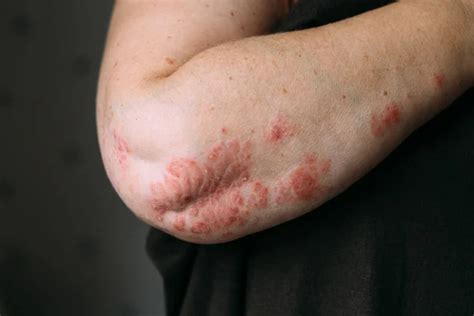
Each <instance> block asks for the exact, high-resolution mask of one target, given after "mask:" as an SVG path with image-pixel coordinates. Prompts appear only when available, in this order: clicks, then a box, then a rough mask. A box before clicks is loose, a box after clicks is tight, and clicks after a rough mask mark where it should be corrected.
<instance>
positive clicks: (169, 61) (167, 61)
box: [165, 57, 175, 65]
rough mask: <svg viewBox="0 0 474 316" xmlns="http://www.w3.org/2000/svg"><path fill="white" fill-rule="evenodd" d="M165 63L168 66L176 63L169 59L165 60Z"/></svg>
mask: <svg viewBox="0 0 474 316" xmlns="http://www.w3.org/2000/svg"><path fill="white" fill-rule="evenodd" d="M165 61H166V63H167V64H168V65H174V63H175V61H174V60H173V59H171V58H169V57H166V58H165Z"/></svg>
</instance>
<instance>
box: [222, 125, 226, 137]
mask: <svg viewBox="0 0 474 316" xmlns="http://www.w3.org/2000/svg"><path fill="white" fill-rule="evenodd" d="M221 133H222V134H224V135H225V134H227V128H225V127H223V128H221Z"/></svg>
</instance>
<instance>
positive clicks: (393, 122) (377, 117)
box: [371, 103, 401, 138]
mask: <svg viewBox="0 0 474 316" xmlns="http://www.w3.org/2000/svg"><path fill="white" fill-rule="evenodd" d="M400 120H401V112H400V107H399V106H398V105H397V104H395V103H390V104H388V105H387V106H386V107H385V108H384V109H383V111H382V112H381V113H373V114H372V117H371V129H372V134H373V135H374V136H375V137H379V138H380V137H384V136H385V134H386V133H387V131H389V130H391V129H393V128H394V127H395V126H397V125H398V124H399V123H400Z"/></svg>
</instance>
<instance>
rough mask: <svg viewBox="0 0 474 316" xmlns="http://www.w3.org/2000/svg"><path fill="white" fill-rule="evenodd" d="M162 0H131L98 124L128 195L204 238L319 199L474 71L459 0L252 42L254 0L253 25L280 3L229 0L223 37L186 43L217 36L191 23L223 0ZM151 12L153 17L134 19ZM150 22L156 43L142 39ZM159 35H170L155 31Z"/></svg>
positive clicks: (187, 233) (109, 57)
mask: <svg viewBox="0 0 474 316" xmlns="http://www.w3.org/2000/svg"><path fill="white" fill-rule="evenodd" d="M275 1H276V0H275ZM152 2H153V1H152ZM137 3H138V2H137ZM154 3H155V4H156V6H157V7H158V8H159V9H157V8H153V6H150V5H149V4H148V5H146V6H147V8H146V10H145V9H144V8H141V7H140V4H134V5H131V4H130V3H128V4H127V5H119V6H118V7H117V10H116V14H115V18H114V22H113V23H112V25H113V26H112V30H111V36H110V37H109V44H108V50H107V53H106V57H105V60H104V66H103V71H102V75H101V81H100V87H99V96H98V128H99V138H100V140H101V141H100V143H101V150H102V153H103V157H104V163H105V165H106V168H107V172H108V174H109V177H110V179H111V181H112V183H113V185H114V187H115V188H116V189H117V191H118V193H119V195H120V196H121V198H122V199H123V200H124V202H125V203H126V204H127V206H128V207H129V208H130V209H131V210H132V211H133V212H134V213H136V214H137V216H139V217H140V218H142V219H143V220H145V221H146V222H147V223H149V224H151V225H153V226H154V227H157V228H159V229H162V230H164V231H167V232H169V233H170V234H173V235H174V236H176V237H178V238H181V239H184V240H188V241H192V242H199V243H214V242H224V241H228V240H233V239H236V238H239V237H242V236H245V235H248V234H251V233H254V232H257V231H260V230H264V229H267V228H269V227H272V226H274V225H278V224H280V223H283V222H285V221H288V220H290V219H292V218H295V217H298V216H301V215H303V214H305V213H306V212H309V211H311V210H313V209H315V208H317V207H318V206H319V205H321V204H322V203H324V202H325V201H327V200H328V199H330V198H332V197H333V196H335V195H336V194H338V193H340V192H342V191H344V190H345V189H346V188H347V187H348V186H350V185H351V184H352V183H354V182H355V181H356V180H357V179H359V178H360V177H362V176H363V175H364V174H366V173H367V172H368V171H369V170H370V169H371V168H373V167H374V166H375V165H376V164H377V163H379V162H380V161H381V160H382V159H383V158H385V157H386V156H387V155H388V154H389V153H390V152H391V151H392V150H393V149H394V148H395V147H396V146H397V145H398V144H400V142H402V141H403V140H404V139H405V138H406V137H407V136H408V135H409V134H410V133H411V132H412V131H413V130H415V129H416V128H417V127H419V126H421V125H422V124H423V123H425V122H426V121H427V120H429V119H430V118H431V117H433V116H434V115H436V114H437V113H439V112H440V111H441V110H442V109H444V108H445V107H446V106H447V105H449V104H450V102H451V101H452V100H453V99H454V98H456V97H457V96H459V95H460V94H461V93H462V92H463V91H464V90H465V89H467V88H469V87H470V86H471V85H472V83H473V82H474V62H473V59H474V56H472V54H470V53H469V52H471V51H472V47H473V44H472V42H473V41H472V38H474V37H472V36H471V35H472V34H471V32H472V25H471V24H472V22H470V21H467V20H462V19H464V18H465V17H466V15H465V12H463V11H462V10H458V6H457V5H456V4H457V3H458V2H455V3H454V5H453V3H452V2H449V3H448V2H445V1H440V2H437V3H436V5H435V4H433V3H431V2H426V1H423V0H419V1H416V0H413V1H408V0H406V1H402V2H400V3H396V4H393V5H390V6H387V7H384V8H382V9H379V10H375V11H372V12H369V13H366V14H364V15H361V16H357V17H354V18H351V19H349V20H345V21H341V22H338V23H334V24H331V25H328V26H324V27H321V28H318V29H310V30H305V31H298V32H291V33H283V34H276V35H269V36H260V37H251V38H246V39H242V40H237V41H231V40H235V39H237V38H240V37H246V36H248V35H249V34H247V35H246V34H243V33H242V34H239V35H236V34H237V33H238V32H237V33H235V31H236V30H238V29H239V28H238V27H237V28H235V26H236V25H239V23H241V22H242V20H240V21H239V23H237V24H236V21H235V20H234V19H235V17H236V16H238V17H242V16H246V15H241V13H242V12H244V11H245V10H247V13H246V14H248V17H249V20H248V21H246V22H248V25H249V28H248V29H250V28H252V29H253V30H254V31H253V32H256V33H254V34H251V35H258V32H263V30H264V29H265V28H266V26H265V25H267V26H268V25H270V24H271V23H270V22H272V19H276V17H277V16H278V14H277V13H276V12H273V13H272V14H269V13H268V12H266V11H265V9H264V7H263V6H261V3H259V4H256V3H257V2H255V1H250V0H249V1H247V0H241V2H238V1H236V2H235V3H234V2H232V1H229V2H226V5H229V6H230V7H223V2H215V3H211V4H215V5H216V7H215V10H216V11H215V12H220V13H219V14H221V13H222V12H226V11H228V12H230V11H232V12H234V16H232V15H230V14H226V17H227V18H226V19H225V20H223V21H222V23H223V26H222V33H219V32H220V31H221V29H219V30H217V31H216V32H217V33H219V34H217V35H216V34H214V35H213V36H210V37H209V38H207V40H208V41H209V43H208V44H210V45H208V46H207V44H206V45H204V44H202V43H201V44H199V45H190V46H189V47H190V48H189V50H188V51H186V52H185V53H183V54H182V55H181V54H180V53H179V52H180V48H183V47H187V46H186V43H189V42H193V41H194V40H196V38H200V39H202V38H201V37H199V36H200V35H196V34H195V33H194V30H195V29H196V30H197V31H196V32H197V33H199V34H201V33H202V31H203V30H205V29H206V28H207V27H208V25H207V24H206V23H204V22H203V24H202V25H201V24H199V23H197V24H196V23H194V24H192V23H191V24H190V25H192V26H193V27H194V28H191V27H189V26H190V25H188V27H186V25H187V24H186V23H187V22H188V21H187V20H184V19H183V18H184V17H185V13H184V12H187V10H188V9H195V14H194V15H193V17H192V19H199V18H202V19H203V21H208V19H209V14H211V13H210V11H207V10H213V9H212V6H211V8H209V7H206V3H207V2H206V1H197V2H192V4H191V2H179V3H180V5H179V6H178V5H174V4H173V2H170V1H158V0H157V1H155V2H154ZM237 3H238V4H237ZM244 3H245V5H242V4H244ZM207 4H209V3H207ZM233 5H235V7H232V6H233ZM130 6H132V7H133V8H134V9H133V10H132V11H127V10H125V8H127V9H130ZM136 6H138V7H136ZM187 6H189V7H187ZM193 6H196V7H195V8H194V7H193ZM253 6H255V7H253ZM245 8H246V9H245ZM167 10H168V12H167ZM253 10H256V11H257V14H256V16H255V15H253V13H252V11H253ZM277 11H278V12H281V11H279V10H277ZM125 12H132V13H125ZM165 13H168V15H166V17H165V16H164V17H163V19H161V20H160V19H157V16H159V15H160V14H165ZM127 14H130V15H132V16H133V18H132V19H127ZM173 14H175V15H173ZM174 18H175V19H178V20H179V19H181V20H182V21H181V22H178V21H177V20H173V19H174ZM258 18H260V19H258ZM262 18H263V20H262ZM137 20H141V21H142V23H143V24H141V26H134V27H135V29H134V28H133V27H132V28H130V26H131V25H132V24H130V23H135V22H132V21H137ZM244 20H245V19H244ZM460 20H462V23H461V22H460ZM123 21H125V22H123ZM157 21H159V22H157ZM262 21H263V22H264V23H263V22H262ZM168 22H169V23H170V25H172V26H173V27H176V25H178V24H179V23H184V24H180V25H181V29H180V30H181V33H182V34H180V33H179V32H176V33H172V32H173V31H172V30H171V29H166V27H165V28H164V29H165V31H163V26H166V25H164V24H166V23H168ZM194 22H196V21H195V20H194ZM163 23H164V24H163ZM226 23H228V24H226ZM252 23H254V24H252ZM262 23H263V24H262ZM446 25H449V26H450V27H449V28H447V27H446ZM145 26H146V27H147V30H148V32H139V31H140V30H141V31H143V29H144V28H145ZM250 26H251V27H250ZM142 27H143V28H142ZM248 29H247V30H248ZM134 30H135V31H137V33H133V32H134ZM153 30H154V31H153ZM198 31H199V32H198ZM153 32H155V33H153ZM160 32H161V33H160ZM170 33H172V35H171V36H172V39H167V36H170V35H169V34H170ZM138 34H144V35H140V36H143V37H145V38H144V39H143V42H144V43H146V44H144V45H143V47H134V49H131V48H127V47H128V45H129V44H128V42H127V39H128V38H130V36H132V35H134V36H138ZM153 34H155V36H157V37H158V38H160V40H159V41H158V42H159V43H160V45H161V46H160V45H158V44H155V45H153V44H151V43H156V40H155V39H154V37H153V36H152V35H153ZM156 34H159V35H156ZM147 36H149V38H148V39H147V38H146V37H147ZM395 37H396V40H395ZM154 40H155V42H153V41H154ZM226 40H228V41H231V42H228V43H226V44H221V43H223V42H225V41H226ZM170 41H171V42H170ZM131 42H132V43H135V44H136V42H137V41H136V40H135V41H131ZM163 43H168V45H162V44H163ZM193 43H195V42H193ZM117 44H121V46H120V47H121V48H116V47H117ZM218 44H220V45H218ZM150 45H151V46H150ZM204 47H212V48H209V49H205V48H204ZM137 53H138V55H137ZM137 56H140V58H138V57H137ZM192 56H194V57H192ZM167 58H168V59H172V60H173V63H170V62H169V60H168V62H167ZM117 59H120V60H121V62H120V63H119V65H118V66H116V67H113V66H112V65H113V64H114V62H115V61H116V60H117ZM129 60H135V62H133V63H131V62H127V61H129ZM154 68H156V69H157V71H156V73H155V74H154V76H151V77H150V69H154ZM160 71H162V72H160ZM160 73H166V76H160V75H159V74H160ZM150 78H152V79H150ZM124 165H125V166H126V168H123V166H124Z"/></svg>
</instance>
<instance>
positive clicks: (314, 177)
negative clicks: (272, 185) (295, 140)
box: [275, 155, 331, 204]
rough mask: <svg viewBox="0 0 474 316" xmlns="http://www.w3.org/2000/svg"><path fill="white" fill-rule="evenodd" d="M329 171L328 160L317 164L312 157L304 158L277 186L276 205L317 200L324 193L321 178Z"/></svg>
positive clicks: (329, 164) (329, 162) (329, 163)
mask: <svg viewBox="0 0 474 316" xmlns="http://www.w3.org/2000/svg"><path fill="white" fill-rule="evenodd" d="M330 169H331V161H330V160H324V161H321V162H318V161H317V159H316V157H314V156H313V155H308V156H306V158H305V160H304V161H302V162H301V163H300V164H298V166H296V167H295V168H294V169H293V170H292V171H291V172H290V173H289V175H288V176H287V177H286V178H284V179H282V180H280V181H279V183H278V184H277V187H276V189H275V192H276V200H275V201H276V203H277V204H287V203H294V202H298V201H310V200H315V199H318V198H319V197H320V196H321V193H323V192H324V191H325V187H324V186H323V185H322V184H321V178H322V177H323V176H325V175H327V174H328V173H329V171H330Z"/></svg>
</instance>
